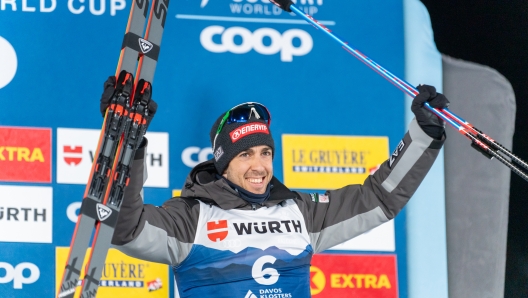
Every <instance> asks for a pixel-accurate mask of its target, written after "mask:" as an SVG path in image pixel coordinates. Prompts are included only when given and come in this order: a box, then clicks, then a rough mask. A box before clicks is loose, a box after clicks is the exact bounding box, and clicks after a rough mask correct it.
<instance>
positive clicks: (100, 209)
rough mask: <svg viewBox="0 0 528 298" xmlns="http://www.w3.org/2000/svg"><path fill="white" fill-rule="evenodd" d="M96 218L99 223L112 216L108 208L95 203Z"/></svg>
mask: <svg viewBox="0 0 528 298" xmlns="http://www.w3.org/2000/svg"><path fill="white" fill-rule="evenodd" d="M96 206H97V217H98V218H99V220H100V221H105V219H107V218H109V217H110V215H111V214H112V209H110V208H108V207H107V206H105V205H103V204H99V203H97V205H96Z"/></svg>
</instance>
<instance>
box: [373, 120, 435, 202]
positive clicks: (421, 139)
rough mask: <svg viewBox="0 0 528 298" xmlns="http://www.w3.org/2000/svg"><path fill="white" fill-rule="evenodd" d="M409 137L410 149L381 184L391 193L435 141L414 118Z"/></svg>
mask: <svg viewBox="0 0 528 298" xmlns="http://www.w3.org/2000/svg"><path fill="white" fill-rule="evenodd" d="M409 136H410V137H411V140H412V141H411V144H409V148H407V150H406V151H405V154H404V155H403V156H402V157H401V158H400V160H399V161H398V163H397V164H396V165H395V166H394V168H393V169H392V171H391V173H390V174H389V176H388V177H387V179H385V181H383V183H382V184H381V186H383V188H384V189H385V190H386V191H388V192H389V193H391V192H392V191H393V190H394V189H395V188H396V186H398V185H399V184H400V182H401V181H402V179H403V177H405V175H407V173H408V172H409V170H410V169H411V168H412V167H413V166H414V164H415V163H416V161H417V160H418V159H419V158H420V157H421V156H422V154H423V153H424V152H425V150H427V148H429V145H430V144H431V142H432V141H433V138H431V137H430V136H428V135H427V134H426V133H425V132H424V131H423V130H422V129H421V128H420V125H418V122H416V118H414V119H413V120H412V121H411V123H410V124H409Z"/></svg>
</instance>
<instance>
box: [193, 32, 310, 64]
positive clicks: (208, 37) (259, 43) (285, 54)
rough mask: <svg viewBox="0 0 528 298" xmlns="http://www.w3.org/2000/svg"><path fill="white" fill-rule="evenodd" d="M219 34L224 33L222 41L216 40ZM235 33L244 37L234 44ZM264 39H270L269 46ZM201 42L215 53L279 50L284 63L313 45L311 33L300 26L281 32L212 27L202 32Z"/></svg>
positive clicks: (306, 52)
mask: <svg viewBox="0 0 528 298" xmlns="http://www.w3.org/2000/svg"><path fill="white" fill-rule="evenodd" d="M216 35H221V43H215V42H214V41H213V38H214V36H216ZM236 36H240V37H241V39H242V43H240V44H236V43H235V37H236ZM265 38H269V39H270V40H271V42H270V44H269V45H265V44H264V40H265ZM294 39H299V40H300V44H299V46H298V47H296V46H294V45H293V40H294ZM200 42H201V44H202V46H203V47H204V48H205V49H206V50H208V51H210V52H213V53H225V52H231V53H234V54H245V53H248V52H249V51H251V49H254V50H255V51H256V52H257V53H259V54H263V55H274V54H277V53H279V52H280V57H281V61H283V62H291V61H293V56H304V55H306V54H308V53H309V52H310V51H311V50H312V48H313V40H312V37H311V36H310V34H308V33H307V32H306V31H303V30H300V29H290V30H287V31H285V32H284V33H283V34H282V35H281V34H280V33H279V32H278V31H276V30H275V29H272V28H260V29H258V30H256V31H255V32H253V33H252V32H251V31H249V30H248V29H246V28H243V27H231V28H228V29H225V28H224V27H222V26H209V27H207V28H205V29H204V30H203V31H202V33H201V34H200Z"/></svg>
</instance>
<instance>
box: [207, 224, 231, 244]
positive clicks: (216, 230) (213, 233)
mask: <svg viewBox="0 0 528 298" xmlns="http://www.w3.org/2000/svg"><path fill="white" fill-rule="evenodd" d="M228 232H229V231H228V230H227V220H225V219H223V220H217V221H209V222H207V237H208V238H209V240H211V241H213V242H220V241H222V240H224V239H225V238H226V237H227V233H228Z"/></svg>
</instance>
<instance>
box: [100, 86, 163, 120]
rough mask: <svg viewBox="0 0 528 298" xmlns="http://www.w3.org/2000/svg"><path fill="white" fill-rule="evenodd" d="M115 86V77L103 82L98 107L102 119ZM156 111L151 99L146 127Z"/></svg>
mask: <svg viewBox="0 0 528 298" xmlns="http://www.w3.org/2000/svg"><path fill="white" fill-rule="evenodd" d="M115 85H116V77H115V76H109V77H108V79H107V80H106V81H105V82H104V85H103V93H102V94H101V101H100V106H99V107H100V111H101V115H103V117H104V116H105V115H106V109H108V106H110V101H111V100H112V97H113V96H114V93H115ZM157 109H158V104H157V103H156V102H155V101H154V100H153V99H152V98H151V99H150V101H149V103H148V110H149V117H147V127H148V125H149V124H150V122H151V121H152V118H154V114H156V110H157Z"/></svg>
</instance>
